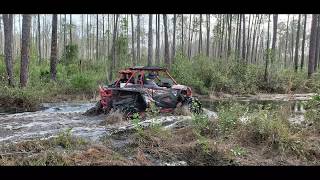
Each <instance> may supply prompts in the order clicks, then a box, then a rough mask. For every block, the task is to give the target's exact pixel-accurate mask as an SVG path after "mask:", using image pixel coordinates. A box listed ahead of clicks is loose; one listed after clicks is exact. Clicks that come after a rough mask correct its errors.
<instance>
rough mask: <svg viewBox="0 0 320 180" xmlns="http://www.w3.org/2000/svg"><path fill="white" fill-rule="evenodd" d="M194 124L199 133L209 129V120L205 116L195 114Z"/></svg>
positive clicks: (193, 116) (193, 117)
mask: <svg viewBox="0 0 320 180" xmlns="http://www.w3.org/2000/svg"><path fill="white" fill-rule="evenodd" d="M192 124H193V126H194V127H195V129H196V130H198V131H203V130H205V129H208V128H209V118H208V116H207V115H205V114H193V115H192Z"/></svg>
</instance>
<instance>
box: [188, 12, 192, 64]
mask: <svg viewBox="0 0 320 180" xmlns="http://www.w3.org/2000/svg"><path fill="white" fill-rule="evenodd" d="M190 58H191V14H190V16H189V38H188V59H189V60H190Z"/></svg>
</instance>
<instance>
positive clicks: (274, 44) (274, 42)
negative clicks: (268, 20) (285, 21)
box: [271, 14, 278, 64]
mask: <svg viewBox="0 0 320 180" xmlns="http://www.w3.org/2000/svg"><path fill="white" fill-rule="evenodd" d="M277 28H278V14H274V15H273V36H272V49H271V64H272V63H273V62H274V59H275V55H276V42H277Z"/></svg>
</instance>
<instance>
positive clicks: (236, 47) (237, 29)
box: [234, 14, 240, 60]
mask: <svg viewBox="0 0 320 180" xmlns="http://www.w3.org/2000/svg"><path fill="white" fill-rule="evenodd" d="M239 20H240V19H239V14H237V22H236V25H237V26H236V30H235V31H236V32H235V33H236V39H235V47H234V51H235V58H236V60H238V51H239V49H238V40H239V38H238V37H239Z"/></svg>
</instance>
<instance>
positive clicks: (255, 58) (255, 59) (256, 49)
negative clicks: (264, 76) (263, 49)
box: [253, 15, 263, 63]
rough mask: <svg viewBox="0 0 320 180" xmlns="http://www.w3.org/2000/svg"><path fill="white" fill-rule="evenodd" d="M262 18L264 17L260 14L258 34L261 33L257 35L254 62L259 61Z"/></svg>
mask: <svg viewBox="0 0 320 180" xmlns="http://www.w3.org/2000/svg"><path fill="white" fill-rule="evenodd" d="M262 18H263V15H261V16H260V21H259V25H258V31H257V34H259V35H257V41H256V48H255V51H254V56H253V59H254V63H257V53H258V44H259V38H260V36H261V32H260V27H261V21H262Z"/></svg>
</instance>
